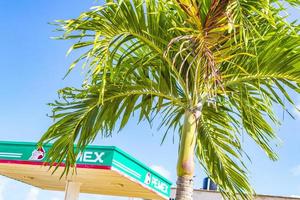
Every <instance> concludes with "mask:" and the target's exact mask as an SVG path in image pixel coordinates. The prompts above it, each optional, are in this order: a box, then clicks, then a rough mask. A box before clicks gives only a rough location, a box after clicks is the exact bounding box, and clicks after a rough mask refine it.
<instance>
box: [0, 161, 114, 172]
mask: <svg viewBox="0 0 300 200" xmlns="http://www.w3.org/2000/svg"><path fill="white" fill-rule="evenodd" d="M0 163H5V164H20V165H40V166H50V163H43V162H39V161H25V160H0ZM56 165H57V164H56V163H54V166H56ZM59 166H60V167H64V166H65V164H64V163H61V164H60V165H59ZM76 166H77V168H85V169H105V170H110V169H111V166H106V165H90V164H77V165H76Z"/></svg>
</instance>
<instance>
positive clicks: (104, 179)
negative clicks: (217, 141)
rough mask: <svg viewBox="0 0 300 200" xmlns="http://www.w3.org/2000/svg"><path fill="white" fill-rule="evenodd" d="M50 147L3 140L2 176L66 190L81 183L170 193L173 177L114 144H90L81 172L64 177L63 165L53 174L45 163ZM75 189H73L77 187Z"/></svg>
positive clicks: (85, 187) (148, 195)
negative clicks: (166, 176) (170, 177)
mask: <svg viewBox="0 0 300 200" xmlns="http://www.w3.org/2000/svg"><path fill="white" fill-rule="evenodd" d="M50 147H51V144H50V145H45V146H44V147H43V148H39V149H37V146H36V143H27V142H26V143H25V142H0V175H3V176H7V177H9V178H13V179H15V180H18V181H22V182H24V183H27V184H30V185H33V186H36V187H39V188H42V189H47V190H65V191H66V193H67V192H68V187H70V188H71V187H73V186H72V184H73V185H74V184H77V190H78V192H79V191H80V192H83V193H93V194H104V195H113V196H126V197H138V198H144V199H168V198H169V196H170V187H171V182H170V181H169V180H167V179H165V178H164V177H162V176H161V175H159V174H158V173H157V172H155V171H153V170H152V169H150V168H149V167H147V166H146V165H144V164H142V163H141V162H139V161H138V160H136V159H135V158H133V157H132V156H130V155H129V154H127V153H125V152H124V151H122V150H120V149H119V148H117V147H113V146H88V147H87V148H86V149H85V150H84V151H83V152H81V153H80V154H79V155H78V157H77V161H76V166H77V173H76V174H73V175H68V177H65V178H61V179H60V176H61V173H62V171H63V166H62V167H59V169H58V170H57V171H55V173H53V174H52V170H49V166H45V164H47V163H45V161H46V159H45V158H46V155H47V151H48V150H49V148H50ZM71 183H72V184H71ZM72 191H73V192H72ZM72 191H71V190H70V191H69V192H70V193H71V192H72V193H74V191H75V190H72ZM67 195H68V194H66V196H67ZM69 195H73V194H69ZM66 199H68V198H67V197H66ZM69 199H72V198H69Z"/></svg>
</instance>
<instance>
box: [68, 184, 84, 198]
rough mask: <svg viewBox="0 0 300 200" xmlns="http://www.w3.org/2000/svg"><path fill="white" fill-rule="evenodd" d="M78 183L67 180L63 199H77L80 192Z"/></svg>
mask: <svg viewBox="0 0 300 200" xmlns="http://www.w3.org/2000/svg"><path fill="white" fill-rule="evenodd" d="M80 185H81V184H80V183H79V182H75V181H67V183H66V189H65V200H78V199H79V194H80Z"/></svg>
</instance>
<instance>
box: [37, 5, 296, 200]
mask: <svg viewBox="0 0 300 200" xmlns="http://www.w3.org/2000/svg"><path fill="white" fill-rule="evenodd" d="M286 5H292V6H297V5H300V1H299V0H286V1H277V0H273V1H268V0H260V1H251V2H249V1H246V0H231V1H228V0H201V1H200V0H160V1H150V0H132V1H129V0H122V1H106V3H105V4H104V5H103V6H96V7H93V8H92V9H91V11H88V12H84V13H82V14H81V15H80V16H79V17H78V18H76V19H71V20H59V21H57V26H58V31H62V32H63V35H62V36H60V37H58V38H59V39H64V40H67V39H70V40H74V39H75V40H76V42H75V43H74V45H73V46H72V47H71V48H70V50H69V51H68V54H69V53H70V52H72V51H74V50H80V52H84V53H82V54H81V56H79V58H78V59H77V60H75V61H74V62H73V64H72V65H71V66H70V68H69V71H68V73H70V72H71V71H72V69H73V68H74V67H76V65H80V64H82V65H83V67H85V68H86V69H87V75H86V77H87V78H86V80H85V84H84V85H83V86H82V88H80V89H76V88H71V87H70V88H64V89H62V90H61V91H60V95H61V97H62V98H61V100H60V101H56V102H54V103H53V104H51V105H52V106H53V111H54V114H53V116H52V118H53V119H54V120H55V122H54V124H53V125H52V126H51V127H50V128H49V129H48V130H47V132H46V133H45V134H44V135H43V137H42V138H41V140H40V143H39V144H40V145H42V144H43V143H48V142H51V141H54V144H53V148H52V149H51V150H50V152H49V153H48V154H47V155H48V159H49V161H50V162H51V163H52V164H54V163H61V162H65V163H66V168H65V173H69V170H70V169H71V168H72V167H73V166H74V165H75V158H76V156H77V154H78V153H79V152H80V151H81V150H82V149H84V148H85V147H86V145H88V144H89V143H91V142H92V141H93V140H94V139H95V137H96V136H97V135H98V134H100V135H101V136H103V137H108V136H111V135H112V134H113V132H114V131H118V130H121V129H122V128H123V127H125V126H126V124H127V122H128V120H129V119H130V118H131V117H132V116H133V114H135V113H136V114H138V116H139V120H140V121H141V120H146V121H148V122H149V123H152V122H155V118H157V116H162V118H161V119H160V121H161V123H160V124H159V127H163V128H165V129H166V134H167V133H168V132H171V131H175V132H176V131H179V132H180V131H182V126H183V124H182V123H183V118H184V114H185V113H186V112H187V111H188V112H200V111H201V115H199V116H198V117H199V118H197V144H196V156H197V158H198V160H199V162H200V164H201V165H202V166H203V167H204V169H205V170H206V172H207V174H208V175H209V176H210V177H211V178H212V179H213V180H214V181H215V182H216V183H217V184H218V185H219V186H220V190H221V192H222V193H223V195H224V197H227V198H230V199H237V196H238V195H240V196H241V197H242V199H251V195H252V194H253V190H252V188H251V186H250V184H249V182H248V178H247V169H246V167H245V165H244V163H243V160H244V156H245V153H244V149H243V146H242V142H241V141H240V138H241V137H243V134H247V135H248V136H249V137H250V138H252V139H253V140H254V141H255V142H256V143H257V144H258V146H260V148H261V149H262V150H264V151H265V152H266V154H267V155H268V156H269V157H270V158H271V159H272V160H276V159H277V155H276V153H274V150H273V146H274V145H273V144H274V141H276V138H277V136H276V134H275V132H274V130H273V128H272V127H273V126H272V123H273V124H275V125H277V124H279V123H280V122H279V120H278V119H277V118H276V115H275V113H274V111H273V105H275V104H279V105H281V106H282V107H283V109H284V110H287V105H286V103H285V102H288V103H289V104H292V105H293V104H294V101H293V99H292V98H291V97H290V96H289V93H288V92H287V90H291V91H295V92H297V93H300V48H299V47H300V36H299V30H300V27H299V25H297V24H296V23H289V22H287V21H285V19H284V18H282V17H280V13H282V12H283V11H285V10H286V7H285V6H286ZM68 73H67V74H68ZM285 99H286V100H287V101H285ZM199 105H201V108H202V110H200V108H199V107H200V106H199ZM166 134H165V135H164V136H163V139H162V141H163V140H164V139H165V136H166ZM180 137H182V134H180ZM74 143H77V148H76V149H74V148H73V144H74ZM57 166H58V165H57Z"/></svg>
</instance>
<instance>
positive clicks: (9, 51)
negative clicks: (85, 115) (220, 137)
mask: <svg viewBox="0 0 300 200" xmlns="http://www.w3.org/2000/svg"><path fill="white" fill-rule="evenodd" d="M98 3H101V2H98ZM96 4H97V3H96V2H95V1H92V0H85V1H80V0H52V1H43V0H35V1H32V0H27V1H25V0H18V1H13V0H11V1H5V0H0V24H1V28H0V56H1V60H0V69H1V72H0V95H1V99H0V110H1V115H0V127H1V128H0V140H9V141H37V140H38V139H39V138H40V136H41V135H42V134H43V132H44V131H45V130H46V129H47V127H48V126H49V125H50V124H51V122H52V121H51V119H49V118H48V117H47V116H46V114H47V113H50V109H49V108H48V106H47V105H46V103H48V102H51V101H53V100H54V99H56V98H57V93H56V91H57V90H58V89H59V88H62V87H64V86H69V85H73V86H79V85H80V84H81V80H82V78H83V73H82V72H81V70H80V68H78V69H76V70H75V71H74V72H73V73H71V75H70V76H69V77H68V78H67V79H65V80H62V77H63V76H64V75H65V73H66V71H67V67H68V65H69V64H70V63H71V62H72V60H73V59H74V56H72V55H71V56H69V57H66V56H65V55H66V52H67V50H68V48H69V46H70V44H71V43H70V42H69V41H56V40H52V39H50V37H51V36H55V35H56V33H55V32H53V29H54V27H53V26H51V25H49V24H48V22H53V21H54V20H56V19H68V18H73V17H76V16H78V15H79V13H80V12H82V11H85V10H87V9H88V8H89V7H91V6H93V5H96ZM297 12H298V14H297ZM291 18H293V19H297V18H300V14H299V10H298V11H296V10H293V11H292V17H291ZM293 97H294V98H295V99H297V103H298V104H299V106H300V97H299V96H296V95H293ZM290 109H291V111H292V112H294V111H293V108H290ZM278 113H280V118H282V117H281V115H282V114H281V113H282V112H281V111H280V110H278ZM295 116H296V117H297V119H296V120H293V119H291V118H289V117H288V116H287V115H285V118H284V121H283V125H282V126H281V127H277V128H276V130H277V132H278V135H279V137H280V138H281V145H280V146H279V147H278V148H277V152H278V153H279V155H280V160H279V161H277V162H272V161H269V160H268V159H267V158H266V156H265V154H264V153H263V152H262V151H260V150H259V149H258V147H256V146H255V145H254V144H253V142H251V141H248V140H247V139H245V146H246V150H247V152H248V153H249V155H250V156H251V157H252V163H249V171H250V178H251V183H252V184H253V186H254V188H255V189H256V191H257V193H263V194H276V195H287V196H290V195H298V196H300V154H299V152H300V145H299V143H300V131H299V128H300V126H299V123H300V114H297V113H296V112H295ZM161 138H162V132H159V131H157V129H156V128H155V127H154V128H152V129H150V127H149V126H148V125H147V124H145V123H141V124H139V125H136V121H131V122H130V123H129V125H128V126H127V127H126V128H125V129H124V130H122V131H121V132H119V133H115V134H114V137H113V138H109V139H101V138H98V139H97V140H96V141H95V143H96V144H100V145H115V146H118V147H120V148H121V149H123V150H125V151H127V152H128V153H130V154H131V155H133V156H135V157H136V158H138V159H139V160H141V161H142V162H144V163H146V164H147V165H149V166H153V167H154V168H155V169H157V170H158V171H160V172H162V173H163V174H165V175H166V176H168V177H169V178H170V179H171V180H172V181H173V182H174V183H175V180H176V171H175V166H176V156H177V143H176V141H177V139H176V141H175V144H173V141H172V134H170V135H169V137H168V138H167V141H166V142H165V144H164V145H162V146H161V145H160V140H161ZM204 176H205V175H204V174H203V173H202V171H201V169H200V168H198V169H197V172H196V181H195V187H196V188H199V187H201V185H202V178H203V177H204ZM16 191H18V192H16ZM3 199H10V200H20V199H26V200H27V199H28V200H29V199H30V200H35V199H44V200H61V199H63V193H62V192H50V191H45V190H39V189H37V188H34V187H31V186H28V185H25V184H23V183H19V182H16V181H14V180H10V179H8V178H4V177H0V200H3ZM81 199H82V200H84V199H90V200H93V199H112V198H111V197H108V198H107V197H101V196H95V195H84V194H83V195H81Z"/></svg>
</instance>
